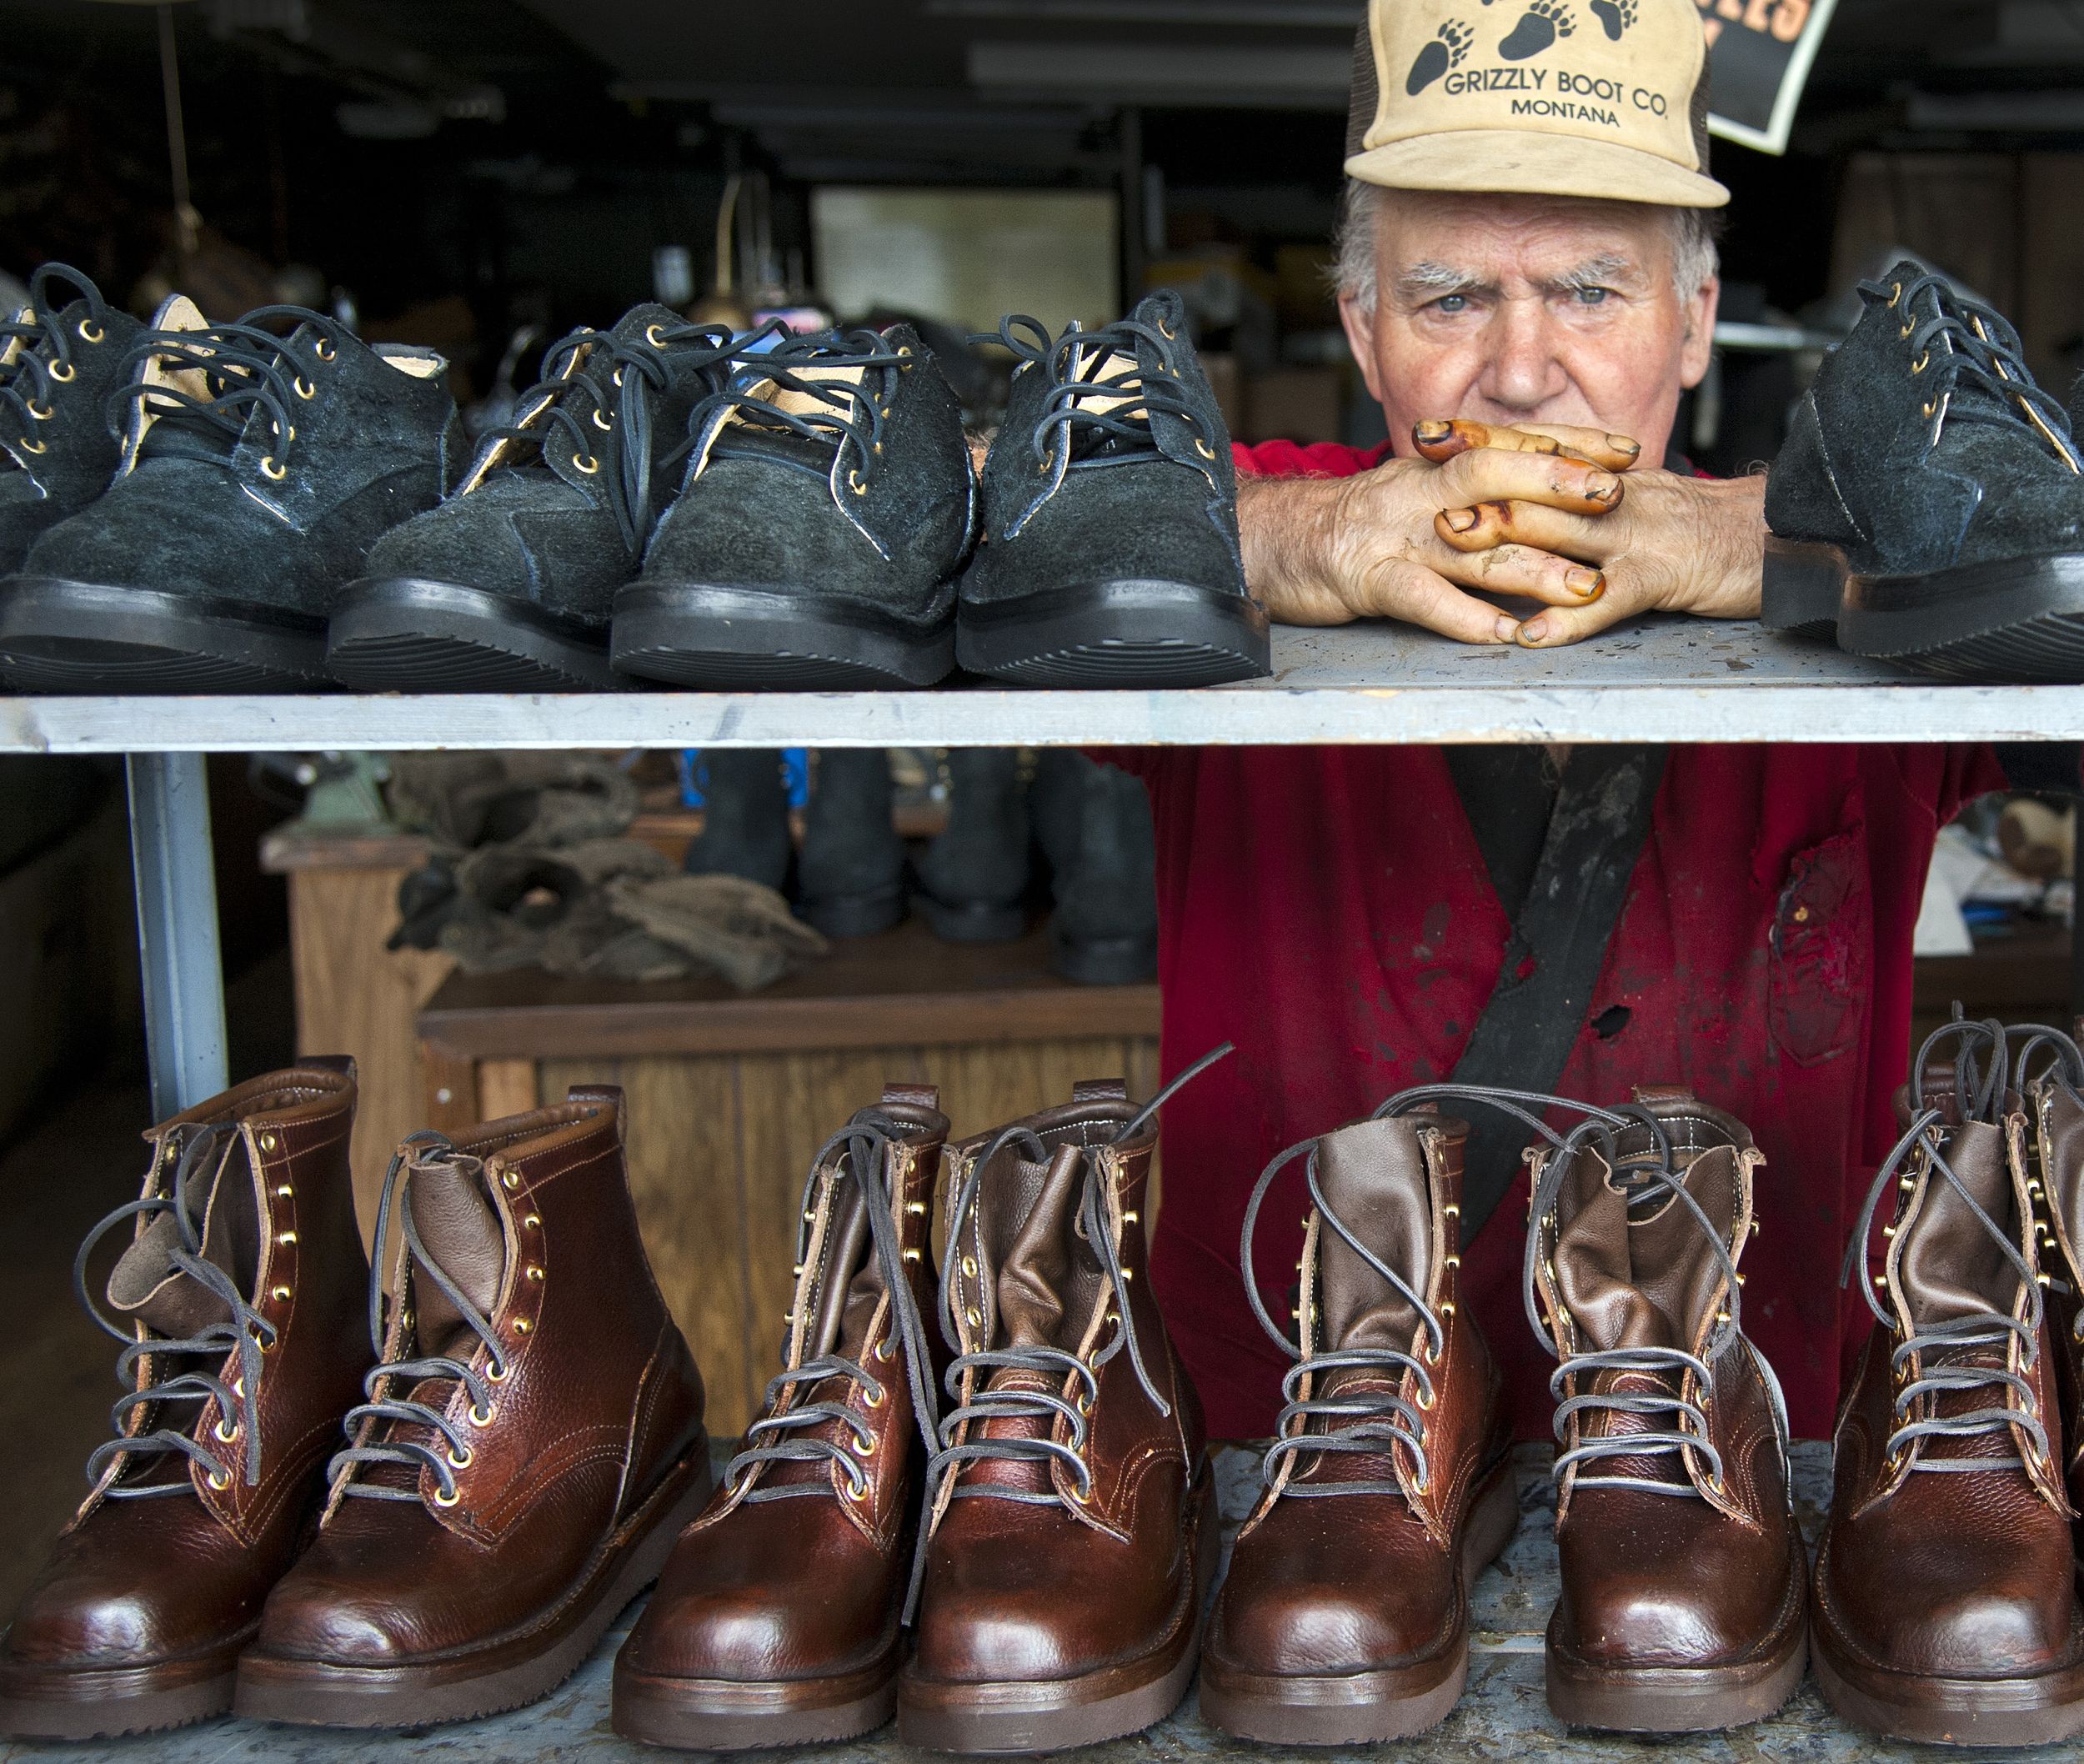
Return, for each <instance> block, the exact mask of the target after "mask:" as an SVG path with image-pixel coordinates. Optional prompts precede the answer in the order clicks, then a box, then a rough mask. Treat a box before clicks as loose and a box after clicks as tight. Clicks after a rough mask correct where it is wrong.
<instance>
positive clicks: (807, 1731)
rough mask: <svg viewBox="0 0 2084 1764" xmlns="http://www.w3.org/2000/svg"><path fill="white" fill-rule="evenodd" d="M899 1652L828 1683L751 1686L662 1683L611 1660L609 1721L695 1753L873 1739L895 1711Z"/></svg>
mask: <svg viewBox="0 0 2084 1764" xmlns="http://www.w3.org/2000/svg"><path fill="white" fill-rule="evenodd" d="M902 1657H903V1656H902V1654H901V1651H899V1649H898V1648H896V1647H892V1648H891V1649H890V1650H889V1652H888V1653H887V1654H886V1655H885V1656H884V1657H883V1658H882V1659H880V1660H879V1661H876V1662H875V1664H874V1665H873V1666H866V1667H864V1668H863V1669H862V1670H861V1671H856V1672H848V1673H844V1674H841V1675H839V1676H835V1677H832V1678H810V1679H789V1680H786V1681H774V1682H772V1683H760V1684H751V1683H744V1682H740V1681H734V1680H730V1679H721V1678H668V1677H664V1676H655V1675H652V1674H647V1673H639V1672H634V1671H625V1670H624V1666H623V1663H622V1661H621V1660H620V1659H619V1658H618V1659H617V1660H616V1661H615V1681H614V1700H613V1703H612V1706H611V1713H610V1717H609V1723H610V1725H611V1726H613V1727H614V1730H615V1731H616V1732H618V1733H619V1734H620V1735H621V1736H623V1737H624V1739H626V1740H640V1741H643V1742H644V1744H645V1745H647V1746H670V1747H674V1748H675V1749H678V1750H681V1751H757V1750H759V1749H761V1748H763V1747H766V1746H815V1745H822V1744H826V1743H829V1742H830V1741H834V1740H850V1739H855V1738H858V1737H859V1736H860V1735H862V1734H864V1733H873V1732H874V1731H875V1730H876V1729H877V1728H878V1727H880V1726H883V1725H884V1722H886V1721H889V1718H890V1717H891V1716H893V1715H894V1714H895V1713H896V1712H897V1675H898V1669H899V1665H900V1664H901V1661H902Z"/></svg>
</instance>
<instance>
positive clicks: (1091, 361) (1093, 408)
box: [970, 313, 1216, 474]
mask: <svg viewBox="0 0 2084 1764" xmlns="http://www.w3.org/2000/svg"><path fill="white" fill-rule="evenodd" d="M970 341H971V342H973V343H999V344H1001V345H1003V346H1004V348H1007V349H1009V350H1011V351H1012V353H1014V354H1015V355H1017V356H1019V358H1020V359H1021V360H1022V361H1024V362H1027V363H1032V364H1034V366H1035V367H1037V368H1039V369H1040V370H1041V371H1042V372H1043V373H1046V374H1047V375H1048V376H1049V380H1050V390H1049V393H1048V396H1047V398H1045V400H1044V404H1043V413H1042V415H1041V416H1040V417H1039V418H1038V419H1037V420H1036V422H1035V425H1034V432H1033V433H1032V434H1031V436H1030V437H1029V439H1030V441H1031V443H1032V444H1033V446H1034V452H1035V455H1036V457H1037V458H1038V459H1039V460H1040V461H1041V463H1042V464H1041V469H1042V471H1043V472H1044V473H1045V474H1047V473H1049V472H1051V471H1053V470H1055V468H1056V464H1057V448H1058V444H1059V443H1060V442H1061V444H1062V446H1063V448H1064V459H1063V464H1064V469H1065V470H1067V471H1070V470H1077V469H1081V468H1094V467H1101V466H1110V465H1120V464H1127V463H1129V462H1130V461H1133V460H1136V459H1145V458H1148V457H1149V456H1150V454H1151V453H1152V452H1153V451H1155V449H1156V447H1157V441H1156V439H1155V437H1154V436H1153V435H1152V433H1151V428H1150V419H1151V418H1152V416H1153V415H1155V414H1162V415H1165V416H1170V417H1177V418H1181V419H1183V420H1185V421H1186V422H1188V423H1194V424H1195V427H1196V428H1197V429H1198V428H1199V426H1200V425H1199V420H1198V418H1197V417H1196V415H1195V410H1194V408H1193V406H1192V405H1191V404H1190V403H1189V402H1188V400H1187V396H1186V393H1185V391H1184V390H1183V389H1182V388H1181V386H1180V381H1179V378H1178V377H1177V375H1176V374H1174V373H1161V374H1158V375H1151V374H1146V373H1145V371H1144V369H1143V367H1142V365H1141V361H1140V358H1139V356H1138V354H1137V345H1138V343H1145V344H1148V345H1149V346H1150V348H1152V349H1153V350H1155V352H1156V353H1158V355H1159V358H1160V360H1164V359H1166V358H1170V355H1171V353H1172V351H1173V348H1174V345H1175V343H1176V342H1177V338H1176V337H1175V334H1174V333H1170V332H1168V331H1165V329H1163V328H1161V327H1160V326H1156V325H1150V324H1145V323H1142V322H1141V321H1140V320H1138V319H1135V318H1119V319H1117V320H1115V323H1112V324H1108V325H1102V326H1101V327H1100V328H1099V329H1098V330H1093V331H1088V330H1085V329H1082V328H1080V326H1079V325H1078V324H1077V323H1072V324H1071V325H1070V326H1069V327H1068V328H1066V329H1065V331H1064V333H1062V334H1061V335H1060V336H1058V337H1055V338H1052V337H1051V336H1050V332H1049V328H1048V327H1047V326H1046V325H1045V324H1044V323H1042V322H1041V321H1040V320H1039V319H1038V318H1029V316H1028V315H1027V314H1026V313H1014V314H1013V315H1012V316H1010V317H1009V318H1005V319H1003V320H1002V321H1000V323H999V328H998V329H997V330H996V331H995V332H994V331H984V332H981V333H979V334H978V335H977V336H975V337H974V338H971V339H970ZM1195 449H1196V450H1197V451H1199V452H1200V454H1201V455H1202V457H1203V458H1205V459H1210V460H1213V459H1215V457H1216V454H1215V448H1214V447H1213V446H1211V445H1210V442H1209V439H1208V438H1207V437H1206V436H1205V435H1202V434H1200V433H1196V435H1195Z"/></svg>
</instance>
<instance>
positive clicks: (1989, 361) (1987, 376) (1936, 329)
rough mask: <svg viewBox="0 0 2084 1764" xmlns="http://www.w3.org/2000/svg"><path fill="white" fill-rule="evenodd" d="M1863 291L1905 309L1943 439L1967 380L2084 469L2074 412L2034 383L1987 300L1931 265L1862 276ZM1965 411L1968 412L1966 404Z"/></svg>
mask: <svg viewBox="0 0 2084 1764" xmlns="http://www.w3.org/2000/svg"><path fill="white" fill-rule="evenodd" d="M1860 292H1861V293H1863V294H1866V295H1868V296H1870V297H1871V298H1874V299H1876V300H1880V301H1881V302H1883V303H1884V304H1885V306H1886V307H1887V308H1890V309H1891V310H1893V311H1895V312H1897V313H1900V314H1901V321H1900V323H1899V325H1898V333H1899V334H1900V335H1901V337H1902V338H1905V339H1906V341H1907V342H1908V343H1910V346H1911V349H1912V350H1913V351H1914V352H1915V355H1916V358H1915V359H1914V360H1913V361H1912V362H1911V373H1915V374H1922V373H1926V372H1930V373H1931V375H1932V378H1931V382H1930V390H1929V391H1928V392H1927V393H1926V398H1925V403H1924V404H1923V405H1922V406H1921V409H1922V412H1923V413H1924V415H1925V416H1926V418H1929V419H1930V420H1931V424H1932V440H1933V442H1934V443H1935V444H1936V443H1937V441H1938V440H1939V436H1940V431H1941V429H1942V428H1944V427H1945V426H1946V418H1947V414H1948V412H1949V411H1950V409H1951V408H1952V403H1953V398H1954V393H1955V392H1956V389H1957V388H1958V387H1959V386H1960V384H1961V382H1962V381H1964V380H1966V381H1967V382H1968V383H1971V384H1972V385H1976V386H1980V387H1981V388H1983V389H1984V390H1985V391H1986V392H1988V393H1990V394H1991V396H1992V397H1993V398H1996V399H1997V400H1998V402H1999V403H2000V405H2001V406H2002V407H2003V408H2006V409H2007V410H2008V409H2010V408H2012V407H2014V406H2016V408H2017V409H2018V412H2019V413H2020V415H2021V416H2022V417H2023V418H2025V419H2026V422H2027V423H2029V424H2031V426H2032V427H2033V428H2035V429H2036V430H2038V431H2039V433H2040V435H2041V439H2042V440H2044V441H2045V442H2046V444H2048V446H2049V447H2050V448H2051V449H2053V450H2054V452H2055V454H2056V456H2057V457H2058V458H2059V459H2061V462H2062V463H2063V464H2065V465H2066V466H2067V467H2068V468H2069V469H2071V471H2072V472H2076V471H2081V470H2084V465H2081V464H2080V462H2079V461H2078V459H2077V455H2076V446H2075V444H2074V442H2073V441H2072V439H2071V434H2070V418H2069V413H2068V412H2066V410H2065V409H2064V408H2062V403H2061V399H2059V398H2056V397H2055V396H2054V394H2053V393H2050V392H2049V391H2047V390H2046V388H2044V387H2042V386H2041V385H2039V384H2038V383H2036V381H2035V379H2034V378H2033V373H2032V370H2031V368H2028V367H2027V366H2026V358H2025V356H2024V355H2023V354H2022V353H2021V344H2020V341H2019V333H2017V332H2016V331H2015V330H2013V329H2012V328H2011V325H2010V324H2008V323H2006V321H2005V319H2004V318H2003V317H2002V316H2001V314H1999V313H1997V312H1996V311H1995V310H1994V309H1993V308H1990V307H1987V306H1985V305H1984V304H1983V303H1981V301H1977V300H1970V299H1968V298H1966V297H1964V296H1963V295H1961V294H1960V293H1956V291H1955V290H1954V289H1953V288H1951V287H1950V286H1949V285H1948V283H1947V281H1946V278H1945V277H1944V276H1941V275H1935V274H1931V273H1926V274H1925V275H1921V276H1918V277H1916V278H1913V279H1912V280H1911V281H1909V282H1891V283H1880V282H1862V283H1861V284H1860ZM1927 292H1929V293H1931V297H1932V300H1931V317H1930V318H1919V317H1918V316H1917V313H1916V302H1917V300H1918V298H1919V297H1920V296H1921V295H1923V294H1925V293H1927ZM1964 414H1966V413H1965V412H1964Z"/></svg>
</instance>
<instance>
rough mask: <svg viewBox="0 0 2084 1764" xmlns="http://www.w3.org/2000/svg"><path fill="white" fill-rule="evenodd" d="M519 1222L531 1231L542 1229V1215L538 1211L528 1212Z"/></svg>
mask: <svg viewBox="0 0 2084 1764" xmlns="http://www.w3.org/2000/svg"><path fill="white" fill-rule="evenodd" d="M521 1223H522V1224H523V1225H524V1226H526V1227H527V1228H528V1229H529V1230H531V1231H539V1230H542V1229H543V1215H542V1214H540V1213H530V1214H529V1215H528V1217H527V1218H525V1219H524V1220H522V1221H521Z"/></svg>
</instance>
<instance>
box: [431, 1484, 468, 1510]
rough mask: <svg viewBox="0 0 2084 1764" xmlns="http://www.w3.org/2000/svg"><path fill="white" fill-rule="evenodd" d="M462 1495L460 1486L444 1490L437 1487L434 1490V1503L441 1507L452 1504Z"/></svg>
mask: <svg viewBox="0 0 2084 1764" xmlns="http://www.w3.org/2000/svg"><path fill="white" fill-rule="evenodd" d="M462 1499H463V1491H462V1490H461V1489H460V1488H452V1489H448V1490H447V1491H443V1490H441V1489H436V1490H435V1491H434V1505H435V1506H442V1507H448V1506H455V1504H456V1503H457V1502H458V1501H460V1500H462Z"/></svg>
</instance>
